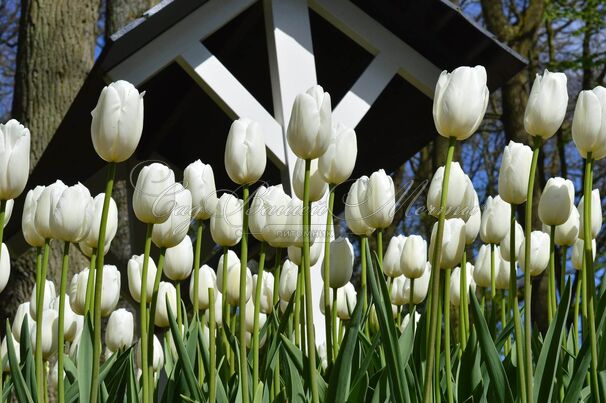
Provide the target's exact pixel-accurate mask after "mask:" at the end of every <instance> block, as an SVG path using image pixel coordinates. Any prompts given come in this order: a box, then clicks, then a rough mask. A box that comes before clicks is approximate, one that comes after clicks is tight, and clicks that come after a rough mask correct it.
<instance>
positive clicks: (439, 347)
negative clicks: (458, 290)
mask: <svg viewBox="0 0 606 403" xmlns="http://www.w3.org/2000/svg"><path fill="white" fill-rule="evenodd" d="M439 282H440V284H439V285H440V287H439V288H438V293H437V294H436V299H437V300H438V318H437V319H438V330H437V331H438V332H439V335H438V337H437V338H436V345H435V348H436V351H437V353H436V354H437V355H438V358H437V365H436V366H435V368H434V369H435V371H434V372H435V373H434V375H435V377H436V383H435V385H434V387H435V390H434V396H435V399H436V403H440V401H441V400H442V390H441V389H442V381H441V378H440V374H441V371H442V368H440V363H441V360H440V354H441V353H442V336H441V334H442V332H441V330H442V307H443V304H444V298H443V296H444V295H443V292H444V277H442V276H440V279H439Z"/></svg>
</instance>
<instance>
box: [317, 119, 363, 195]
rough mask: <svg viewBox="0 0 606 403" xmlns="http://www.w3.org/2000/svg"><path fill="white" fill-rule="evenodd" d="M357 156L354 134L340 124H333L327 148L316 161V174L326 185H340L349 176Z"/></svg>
mask: <svg viewBox="0 0 606 403" xmlns="http://www.w3.org/2000/svg"><path fill="white" fill-rule="evenodd" d="M357 155H358V144H357V139H356V132H355V131H354V130H353V129H350V128H349V127H346V126H344V125H342V124H340V123H336V124H333V126H332V130H331V136H330V142H329V143H328V148H327V149H326V152H325V153H324V154H323V155H322V156H321V157H320V158H319V159H318V172H320V176H322V179H324V181H325V182H326V183H330V184H333V185H340V184H341V183H343V182H345V181H346V180H347V179H349V177H350V176H351V173H352V172H353V169H354V166H355V165H356V157H357Z"/></svg>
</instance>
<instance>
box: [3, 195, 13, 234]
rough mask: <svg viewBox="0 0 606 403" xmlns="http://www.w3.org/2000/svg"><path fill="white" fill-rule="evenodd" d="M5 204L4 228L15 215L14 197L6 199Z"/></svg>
mask: <svg viewBox="0 0 606 403" xmlns="http://www.w3.org/2000/svg"><path fill="white" fill-rule="evenodd" d="M5 201H6V203H5V204H4V224H3V228H6V226H7V225H8V223H9V221H10V220H11V216H12V215H13V207H14V206H15V201H14V200H13V199H8V200H5Z"/></svg>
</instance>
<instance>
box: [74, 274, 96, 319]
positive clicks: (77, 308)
mask: <svg viewBox="0 0 606 403" xmlns="http://www.w3.org/2000/svg"><path fill="white" fill-rule="evenodd" d="M89 274H90V270H89V269H88V268H86V269H84V270H82V271H81V272H79V273H75V274H74V275H73V276H72V280H71V282H70V284H69V289H68V293H69V301H70V306H71V308H72V310H73V311H74V312H75V313H76V314H78V315H84V310H85V306H86V286H87V284H88V276H89ZM93 276H94V274H93Z"/></svg>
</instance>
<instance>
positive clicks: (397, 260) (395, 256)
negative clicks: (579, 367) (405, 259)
mask: <svg viewBox="0 0 606 403" xmlns="http://www.w3.org/2000/svg"><path fill="white" fill-rule="evenodd" d="M405 244H406V237H405V236H404V235H397V236H393V237H392V238H391V239H390V240H389V244H388V245H387V250H386V251H385V256H383V273H385V275H386V276H388V277H391V278H396V277H398V276H400V275H401V274H403V271H402V264H401V258H402V251H403V250H404V245H405Z"/></svg>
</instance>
